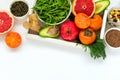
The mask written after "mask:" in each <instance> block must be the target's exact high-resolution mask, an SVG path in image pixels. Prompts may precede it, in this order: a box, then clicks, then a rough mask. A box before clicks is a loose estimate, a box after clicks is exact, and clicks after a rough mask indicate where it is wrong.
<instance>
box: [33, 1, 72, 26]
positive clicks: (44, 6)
mask: <svg viewBox="0 0 120 80" xmlns="http://www.w3.org/2000/svg"><path fill="white" fill-rule="evenodd" d="M33 9H34V10H35V11H36V12H37V14H38V16H39V18H40V19H42V20H43V21H44V22H45V23H50V24H56V23H59V22H61V21H62V20H64V19H65V18H66V17H67V15H68V14H69V10H70V0H37V1H36V4H35V6H34V7H33Z"/></svg>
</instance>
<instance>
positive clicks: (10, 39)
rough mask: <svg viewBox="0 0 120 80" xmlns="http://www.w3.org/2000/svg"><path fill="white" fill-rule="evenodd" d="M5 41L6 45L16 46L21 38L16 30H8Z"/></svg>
mask: <svg viewBox="0 0 120 80" xmlns="http://www.w3.org/2000/svg"><path fill="white" fill-rule="evenodd" d="M5 42H6V44H7V45H8V47H10V48H16V47H18V46H19V45H20V44H21V42H22V38H21V36H20V34H19V33H17V32H9V33H8V34H7V35H6V37H5Z"/></svg>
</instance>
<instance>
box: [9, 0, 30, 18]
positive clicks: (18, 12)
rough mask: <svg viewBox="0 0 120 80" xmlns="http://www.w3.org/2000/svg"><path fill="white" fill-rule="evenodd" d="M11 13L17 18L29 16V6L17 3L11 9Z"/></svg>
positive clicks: (21, 2) (22, 2) (20, 2)
mask: <svg viewBox="0 0 120 80" xmlns="http://www.w3.org/2000/svg"><path fill="white" fill-rule="evenodd" d="M10 11H11V13H12V14H13V15H14V16H16V17H21V16H24V15H25V14H27V12H28V5H27V4H26V3H25V2H24V1H15V2H13V3H12V5H11V7H10Z"/></svg>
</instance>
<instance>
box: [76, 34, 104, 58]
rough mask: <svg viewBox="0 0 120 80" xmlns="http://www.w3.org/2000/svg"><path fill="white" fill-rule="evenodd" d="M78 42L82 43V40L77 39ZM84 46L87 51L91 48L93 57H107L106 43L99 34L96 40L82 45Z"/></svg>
mask: <svg viewBox="0 0 120 80" xmlns="http://www.w3.org/2000/svg"><path fill="white" fill-rule="evenodd" d="M76 42H77V44H76V45H79V44H80V41H79V40H77V41H76ZM82 47H83V48H84V50H85V51H87V49H89V50H90V55H91V57H92V58H94V59H96V58H100V57H102V58H103V59H105V58H106V53H105V47H106V46H105V44H104V42H103V40H102V39H100V37H99V36H97V38H96V41H95V42H94V43H93V44H91V45H82Z"/></svg>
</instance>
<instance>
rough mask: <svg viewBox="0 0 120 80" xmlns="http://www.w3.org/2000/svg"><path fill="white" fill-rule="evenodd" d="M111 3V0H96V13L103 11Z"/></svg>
mask: <svg viewBox="0 0 120 80" xmlns="http://www.w3.org/2000/svg"><path fill="white" fill-rule="evenodd" d="M109 5H110V1H109V0H101V1H97V2H95V8H96V9H95V14H99V13H101V12H103V11H104V10H105V9H106V8H107V7H108V6H109Z"/></svg>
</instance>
